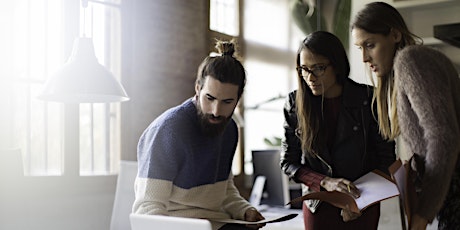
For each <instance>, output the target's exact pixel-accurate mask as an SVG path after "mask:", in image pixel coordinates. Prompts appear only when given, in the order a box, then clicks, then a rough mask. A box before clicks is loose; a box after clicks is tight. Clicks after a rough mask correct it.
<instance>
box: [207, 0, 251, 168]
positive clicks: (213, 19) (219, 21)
mask: <svg viewBox="0 0 460 230" xmlns="http://www.w3.org/2000/svg"><path fill="white" fill-rule="evenodd" d="M239 17H240V14H239V0H210V6H209V29H210V31H211V33H210V34H211V35H210V36H211V39H210V42H211V43H212V44H210V46H209V47H212V49H211V50H210V53H213V52H215V50H214V45H215V44H214V43H213V42H214V39H215V38H218V39H225V40H231V39H232V38H235V39H237V40H238V38H239V37H238V36H239V34H240V33H239V30H240V20H239ZM238 43H239V42H238ZM238 45H239V51H240V54H241V51H242V46H241V44H238ZM240 107H241V103H240V104H239V105H238V107H237V108H236V110H235V113H234V119H235V121H236V122H237V123H238V126H239V128H240V141H239V142H238V144H239V146H238V150H237V154H235V157H234V159H233V168H232V172H233V174H234V175H239V174H241V172H242V169H243V164H244V163H243V158H244V156H243V154H244V153H243V151H242V146H241V143H242V141H241V139H242V138H244V131H243V129H242V127H243V124H242V122H243V121H242V119H241V115H240V114H241V113H240V111H239V108H240Z"/></svg>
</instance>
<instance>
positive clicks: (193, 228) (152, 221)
mask: <svg viewBox="0 0 460 230" xmlns="http://www.w3.org/2000/svg"><path fill="white" fill-rule="evenodd" d="M129 219H130V221H131V230H152V229H165V230H166V229H167V230H183V229H187V230H212V228H211V223H210V222H209V221H207V220H203V219H194V218H183V217H172V216H160V215H139V214H130V215H129Z"/></svg>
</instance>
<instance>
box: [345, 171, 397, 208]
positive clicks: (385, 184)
mask: <svg viewBox="0 0 460 230" xmlns="http://www.w3.org/2000/svg"><path fill="white" fill-rule="evenodd" d="M353 183H354V184H355V185H356V187H357V188H358V189H359V191H360V192H361V196H360V197H359V198H358V199H355V200H356V204H357V206H358V208H359V209H360V210H361V209H363V208H364V207H366V206H368V205H369V204H372V203H374V202H376V201H379V200H384V199H387V198H391V197H395V196H398V195H399V191H398V187H397V186H396V184H395V183H393V182H391V181H389V180H387V179H386V178H384V177H382V176H380V175H378V174H376V173H374V172H370V173H368V174H366V175H364V176H362V177H361V178H359V179H358V180H356V181H355V182H353Z"/></svg>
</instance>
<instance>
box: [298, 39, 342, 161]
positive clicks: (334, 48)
mask: <svg viewBox="0 0 460 230" xmlns="http://www.w3.org/2000/svg"><path fill="white" fill-rule="evenodd" d="M306 49H308V50H309V51H310V52H312V53H314V54H317V55H321V56H324V57H326V58H327V59H328V60H329V61H330V63H331V65H332V67H333V68H334V70H335V72H336V74H337V83H338V84H340V85H343V84H344V82H345V80H346V79H347V78H348V75H349V73H350V64H349V62H348V58H347V53H346V52H345V49H344V47H343V45H342V43H341V42H340V40H339V39H338V38H337V37H336V36H335V35H333V34H331V33H329V32H325V31H317V32H313V33H311V34H309V35H308V36H307V37H306V38H305V39H304V40H303V42H302V43H301V44H300V47H299V50H298V51H297V58H296V62H297V69H298V70H299V67H300V53H301V52H302V51H304V50H306ZM297 76H298V78H297V81H298V85H299V88H298V89H297V93H296V108H297V112H296V113H297V122H298V127H297V130H296V133H297V136H298V137H299V139H300V142H301V145H302V149H304V150H306V152H308V153H309V154H313V155H316V154H319V153H320V152H321V151H323V149H322V148H323V147H324V146H325V142H326V134H325V129H324V128H322V127H321V126H322V120H323V119H322V102H323V100H322V99H323V96H321V97H319V96H314V95H313V93H312V91H311V89H310V88H309V87H308V85H307V83H306V82H305V80H304V79H303V77H302V71H298V72H297Z"/></svg>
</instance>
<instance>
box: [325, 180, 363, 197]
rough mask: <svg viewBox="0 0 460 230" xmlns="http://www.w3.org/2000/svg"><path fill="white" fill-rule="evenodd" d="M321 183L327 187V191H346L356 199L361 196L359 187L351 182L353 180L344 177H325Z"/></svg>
mask: <svg viewBox="0 0 460 230" xmlns="http://www.w3.org/2000/svg"><path fill="white" fill-rule="evenodd" d="M320 185H321V187H323V188H324V189H326V191H329V192H332V191H338V192H342V193H346V194H349V195H350V196H352V197H353V198H355V199H356V198H359V196H360V195H361V193H360V192H359V189H358V188H357V187H356V186H355V185H354V184H353V183H351V181H349V180H347V179H344V178H331V177H325V178H324V179H323V180H321V183H320Z"/></svg>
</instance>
